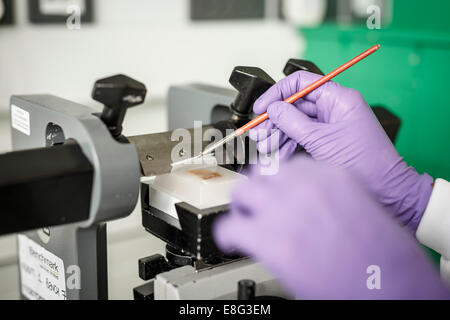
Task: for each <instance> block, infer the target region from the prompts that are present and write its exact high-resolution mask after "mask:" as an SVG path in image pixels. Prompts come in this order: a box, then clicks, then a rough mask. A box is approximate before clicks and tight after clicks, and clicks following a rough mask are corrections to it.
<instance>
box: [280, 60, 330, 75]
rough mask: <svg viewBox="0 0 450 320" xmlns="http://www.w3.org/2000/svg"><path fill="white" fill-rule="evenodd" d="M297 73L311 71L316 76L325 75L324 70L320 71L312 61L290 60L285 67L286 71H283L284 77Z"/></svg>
mask: <svg viewBox="0 0 450 320" xmlns="http://www.w3.org/2000/svg"><path fill="white" fill-rule="evenodd" d="M297 71H309V72H312V73H315V74H319V75H321V76H324V75H325V74H324V73H323V72H322V70H320V69H319V67H318V66H316V65H315V64H314V63H313V62H311V61H308V60H301V59H289V61H288V62H287V63H286V66H285V67H284V70H283V73H284V75H285V76H288V75H291V74H293V73H294V72H297Z"/></svg>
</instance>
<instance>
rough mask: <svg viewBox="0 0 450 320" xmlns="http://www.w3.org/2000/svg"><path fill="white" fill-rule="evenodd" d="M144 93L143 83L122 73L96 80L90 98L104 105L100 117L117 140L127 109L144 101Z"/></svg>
mask: <svg viewBox="0 0 450 320" xmlns="http://www.w3.org/2000/svg"><path fill="white" fill-rule="evenodd" d="M146 95H147V89H146V87H145V85H144V84H143V83H141V82H139V81H136V80H134V79H132V78H130V77H127V76H125V75H123V74H119V75H115V76H112V77H108V78H105V79H101V80H98V81H97V82H96V83H95V85H94V90H93V91H92V98H93V99H94V100H96V101H98V102H101V103H103V105H104V108H103V112H102V114H101V116H100V118H101V119H102V121H103V122H104V123H105V124H106V126H107V127H108V129H109V131H110V132H111V135H112V136H113V137H114V138H115V139H117V140H120V137H121V135H122V123H123V120H124V118H125V114H126V112H127V109H128V108H131V107H134V106H137V105H140V104H142V103H144V101H145V96H146Z"/></svg>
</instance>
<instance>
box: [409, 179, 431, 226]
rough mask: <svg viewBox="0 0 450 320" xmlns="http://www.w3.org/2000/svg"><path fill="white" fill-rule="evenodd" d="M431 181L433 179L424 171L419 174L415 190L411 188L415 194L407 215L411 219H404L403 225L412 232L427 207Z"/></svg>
mask: <svg viewBox="0 0 450 320" xmlns="http://www.w3.org/2000/svg"><path fill="white" fill-rule="evenodd" d="M433 183H434V179H433V178H432V177H431V176H430V175H428V174H426V173H424V174H422V175H420V176H419V180H418V181H417V188H416V190H413V191H414V194H415V196H416V197H417V201H416V203H415V205H414V206H413V208H412V210H413V211H412V212H411V214H410V215H409V216H410V217H411V219H410V220H409V221H406V223H405V225H406V226H407V227H408V228H410V229H412V230H413V231H414V232H415V231H416V230H417V228H418V227H419V224H420V221H421V220H422V216H423V214H424V212H425V209H426V208H427V205H428V202H429V201H430V197H431V193H432V192H433V186H432V185H433ZM406 216H408V215H406Z"/></svg>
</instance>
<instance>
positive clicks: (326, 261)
mask: <svg viewBox="0 0 450 320" xmlns="http://www.w3.org/2000/svg"><path fill="white" fill-rule="evenodd" d="M213 231H214V236H215V240H216V243H217V244H218V246H219V247H220V248H222V250H224V251H231V250H232V249H236V250H238V251H239V252H241V253H244V254H248V255H250V256H251V257H253V258H254V259H255V260H257V261H259V262H261V263H262V265H263V266H265V267H266V268H267V270H268V271H269V272H271V273H272V274H273V275H274V276H276V277H277V278H278V279H279V280H280V282H281V283H282V284H283V285H284V286H285V288H287V289H288V290H289V291H290V292H291V293H292V294H294V295H295V297H296V298H300V299H317V298H320V299H441V298H442V299H444V298H450V295H449V292H448V288H447V287H446V286H445V285H444V284H443V283H442V282H441V281H440V277H439V274H438V272H437V270H435V269H434V268H433V266H432V265H431V263H430V262H429V260H428V258H426V257H425V256H424V253H423V252H422V250H421V249H420V248H419V247H418V245H417V242H416V241H415V239H414V238H413V237H412V236H411V235H410V234H409V233H408V232H407V231H406V230H405V229H404V228H402V227H401V226H399V225H398V223H397V222H395V221H394V220H393V218H392V217H390V216H389V215H388V214H386V209H384V208H382V207H381V205H380V204H379V203H378V202H377V201H375V200H374V199H373V198H372V196H371V194H370V193H369V192H367V191H366V190H365V189H364V188H363V187H361V182H359V181H357V180H356V179H355V178H354V177H352V176H350V175H349V174H348V173H346V172H344V171H343V169H340V168H333V167H325V166H324V164H319V163H315V162H314V160H311V159H306V158H305V157H304V158H303V159H297V158H295V159H293V160H292V161H290V162H288V163H286V164H285V166H283V167H282V168H281V170H280V172H279V173H278V174H277V175H275V176H256V175H253V176H251V177H250V179H249V180H248V181H246V182H244V183H242V184H241V185H239V186H238V187H237V188H236V189H235V190H234V195H233V202H232V206H231V210H230V212H229V213H228V214H227V215H226V216H224V217H222V218H221V219H219V220H218V221H217V223H216V224H215V225H214V230H213ZM371 266H372V268H374V267H373V266H375V268H376V266H378V267H379V268H380V277H379V278H378V279H379V280H380V282H379V285H380V287H381V289H380V290H377V289H372V290H370V289H368V286H367V282H368V278H369V277H370V276H371V274H368V273H367V269H368V268H370V267H371ZM369 270H371V269H369ZM369 284H371V285H376V284H377V282H376V281H375V280H374V279H369Z"/></svg>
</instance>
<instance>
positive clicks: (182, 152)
mask: <svg viewBox="0 0 450 320" xmlns="http://www.w3.org/2000/svg"><path fill="white" fill-rule="evenodd" d="M178 154H179V155H180V157H183V156H184V155H185V154H186V152H184V149H181V150H180V152H179V153H178Z"/></svg>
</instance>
